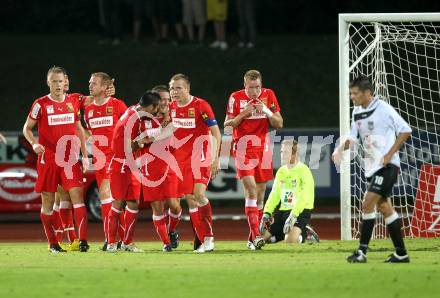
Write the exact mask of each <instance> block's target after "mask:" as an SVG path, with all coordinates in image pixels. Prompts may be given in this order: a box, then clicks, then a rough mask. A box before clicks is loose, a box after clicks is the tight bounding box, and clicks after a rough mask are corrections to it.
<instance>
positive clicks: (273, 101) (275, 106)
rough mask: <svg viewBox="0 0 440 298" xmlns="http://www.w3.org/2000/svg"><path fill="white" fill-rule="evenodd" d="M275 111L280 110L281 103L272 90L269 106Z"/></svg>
mask: <svg viewBox="0 0 440 298" xmlns="http://www.w3.org/2000/svg"><path fill="white" fill-rule="evenodd" d="M268 108H269V109H270V110H271V111H272V112H273V113H276V112H279V111H280V105H279V104H278V100H277V97H276V96H275V93H274V92H273V91H272V90H270V93H269V107H268Z"/></svg>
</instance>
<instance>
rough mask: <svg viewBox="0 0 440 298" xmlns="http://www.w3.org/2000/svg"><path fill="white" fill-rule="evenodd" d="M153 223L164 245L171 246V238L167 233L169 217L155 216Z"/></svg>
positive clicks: (163, 215)
mask: <svg viewBox="0 0 440 298" xmlns="http://www.w3.org/2000/svg"><path fill="white" fill-rule="evenodd" d="M153 223H154V226H155V227H156V232H157V234H158V235H159V237H160V240H162V242H163V244H170V238H169V237H168V233H167V216H166V215H165V214H162V215H153Z"/></svg>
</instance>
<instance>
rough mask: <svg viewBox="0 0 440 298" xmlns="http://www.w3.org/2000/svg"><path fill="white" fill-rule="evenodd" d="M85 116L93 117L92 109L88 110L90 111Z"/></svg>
mask: <svg viewBox="0 0 440 298" xmlns="http://www.w3.org/2000/svg"><path fill="white" fill-rule="evenodd" d="M87 117H89V118H92V117H93V110H90V111H89V114H88V116H87Z"/></svg>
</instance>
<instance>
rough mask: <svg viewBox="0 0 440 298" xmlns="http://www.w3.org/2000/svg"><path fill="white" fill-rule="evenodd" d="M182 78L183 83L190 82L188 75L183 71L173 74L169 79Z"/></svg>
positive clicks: (188, 83)
mask: <svg viewBox="0 0 440 298" xmlns="http://www.w3.org/2000/svg"><path fill="white" fill-rule="evenodd" d="M178 80H183V81H185V83H186V84H187V85H188V86H189V85H190V84H191V83H190V81H189V77H188V76H187V75H184V74H183V73H178V74H175V75H173V76H172V77H171V79H170V81H178Z"/></svg>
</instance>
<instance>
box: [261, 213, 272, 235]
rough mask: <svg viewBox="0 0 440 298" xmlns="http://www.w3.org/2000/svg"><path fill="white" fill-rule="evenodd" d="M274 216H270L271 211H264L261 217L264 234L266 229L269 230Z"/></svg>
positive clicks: (262, 232)
mask: <svg viewBox="0 0 440 298" xmlns="http://www.w3.org/2000/svg"><path fill="white" fill-rule="evenodd" d="M272 221H273V219H272V217H271V216H270V214H269V213H264V214H263V216H262V217H261V221H260V233H261V234H264V231H269V227H270V225H271V224H272Z"/></svg>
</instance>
